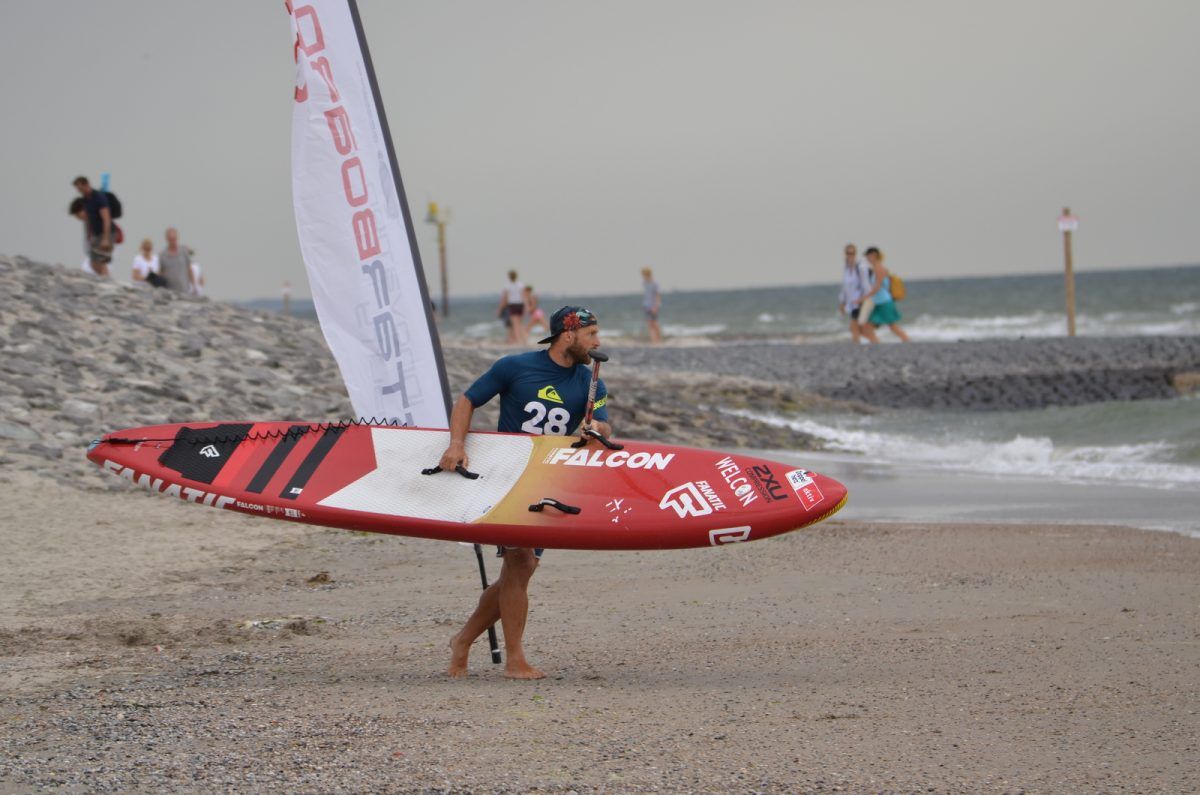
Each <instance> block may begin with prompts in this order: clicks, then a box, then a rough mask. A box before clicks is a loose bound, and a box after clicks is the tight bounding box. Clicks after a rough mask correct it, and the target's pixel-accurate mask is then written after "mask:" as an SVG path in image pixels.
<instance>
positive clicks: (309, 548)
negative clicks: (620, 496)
mask: <svg viewBox="0 0 1200 795" xmlns="http://www.w3.org/2000/svg"><path fill="white" fill-rule="evenodd" d="M3 480H4V482H3V483H0V486H3V488H2V489H0V512H2V514H3V515H4V516H5V517H6V518H5V521H4V538H5V544H6V552H7V554H6V564H5V565H4V566H3V567H0V715H3V719H2V720H0V789H3V790H5V791H8V790H12V789H15V790H22V791H23V790H30V789H35V788H41V787H45V788H64V787H66V788H71V787H73V788H79V789H86V790H90V791H107V790H125V791H127V790H130V789H136V790H156V791H160V790H180V791H189V790H191V791H195V790H207V791H212V790H225V789H235V790H259V789H284V790H287V791H311V792H330V791H364V790H390V791H397V790H398V791H412V790H416V791H463V792H465V791H476V792H477V791H485V792H490V791H529V790H542V791H564V792H565V791H570V790H575V791H579V792H584V791H601V790H603V791H645V790H649V789H652V788H658V789H660V790H668V791H700V792H725V791H766V792H798V791H832V790H834V788H836V787H842V788H844V789H848V790H850V791H900V792H908V791H917V790H925V789H926V788H933V789H934V790H936V791H964V792H967V791H969V792H977V791H1009V792H1012V791H1018V790H1026V791H1042V792H1054V791H1064V790H1071V791H1100V792H1103V791H1138V792H1148V791H1164V792H1185V791H1194V790H1196V789H1197V788H1198V787H1200V765H1198V764H1197V761H1196V760H1197V757H1198V753H1197V752H1198V750H1200V731H1198V730H1200V717H1198V715H1197V711H1198V710H1200V691H1198V690H1197V682H1200V630H1198V627H1200V578H1197V576H1196V572H1197V571H1200V542H1198V541H1196V540H1195V539H1190V538H1186V537H1183V536H1179V535H1175V534H1170V533H1155V532H1144V531H1138V530H1130V529H1113V528H1094V527H1080V526H1071V527H1065V526H1050V525H1035V524H1030V525H1023V526H1003V525H978V524H977V525H966V524H943V525H928V524H903V525H900V524H893V525H888V524H869V523H848V522H840V521H837V520H832V521H829V522H826V523H825V524H823V525H819V526H817V527H815V528H813V529H810V530H807V531H803V532H799V533H793V534H790V535H787V536H783V537H780V538H777V539H771V540H767V541H763V542H758V543H754V544H746V545H739V546H735V547H732V548H722V549H719V550H691V551H683V552H661V553H588V552H563V551H550V552H548V553H547V556H546V558H545V562H544V564H543V566H542V567H541V570H540V571H539V572H538V574H537V576H536V577H535V578H534V582H533V586H532V590H531V597H532V614H531V620H530V628H529V632H528V636H527V645H528V651H529V654H530V657H531V660H532V661H533V662H534V663H535V664H538V665H540V666H542V667H543V668H544V669H545V670H547V672H548V673H549V674H550V676H549V678H547V679H545V680H542V681H540V682H512V681H508V680H505V679H503V678H502V677H501V675H500V670H499V668H498V667H497V666H493V665H491V663H490V662H488V660H487V654H486V649H485V648H484V647H483V645H482V643H480V644H477V645H476V647H475V650H474V652H473V659H472V671H473V674H474V675H473V676H471V677H470V678H468V679H466V680H450V679H448V678H447V677H445V675H444V674H443V669H444V666H445V664H446V661H447V654H446V649H445V645H446V642H447V640H448V639H449V637H450V635H451V634H452V633H453V632H454V631H455V630H456V629H457V626H458V624H459V622H460V621H461V620H462V619H463V618H464V617H465V616H466V614H467V613H468V612H469V610H470V609H471V607H472V606H473V602H474V599H475V597H476V594H477V591H478V580H477V576H478V575H477V573H476V570H475V567H474V561H473V556H472V555H471V553H470V550H469V549H468V548H467V547H464V546H460V545H456V544H447V543H440V542H432V541H422V540H417V539H406V538H398V537H390V536H379V535H366V534H355V533H347V532H341V531H333V530H322V529H319V528H308V527H304V526H297V525H288V524H284V523H280V522H270V521H263V520H256V519H253V518H250V517H244V516H240V515H236V514H231V513H225V512H219V511H213V510H211V509H206V508H202V507H200V506H193V505H186V504H183V503H176V502H173V501H169V500H165V499H161V498H155V497H153V496H150V495H145V494H143V493H141V492H136V491H130V490H126V489H125V488H124V487H121V488H120V489H119V490H118V491H114V492H107V491H102V490H98V489H93V490H91V491H80V490H78V489H76V488H75V487H74V486H73V485H71V484H66V483H58V482H55V481H53V480H50V479H46V478H42V477H38V476H37V475H36V474H34V473H29V472H7V473H5V474H4V475H3ZM113 481H114V482H116V483H119V481H116V479H113ZM489 564H490V566H491V571H492V573H493V574H494V573H495V571H496V567H495V562H494V561H492V560H489ZM322 573H324V574H322Z"/></svg>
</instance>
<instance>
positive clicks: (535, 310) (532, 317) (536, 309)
mask: <svg viewBox="0 0 1200 795" xmlns="http://www.w3.org/2000/svg"><path fill="white" fill-rule="evenodd" d="M525 314H526V315H528V316H529V320H527V321H525V336H526V337H527V338H528V336H529V332H531V331H533V327H534V326H539V327H540V328H541V329H542V331H549V330H550V327H549V326H547V325H546V313H545V312H543V311H542V307H541V306H539V305H538V297H537V295H535V294H534V292H533V287H532V286H530V285H528V284H527V285H525Z"/></svg>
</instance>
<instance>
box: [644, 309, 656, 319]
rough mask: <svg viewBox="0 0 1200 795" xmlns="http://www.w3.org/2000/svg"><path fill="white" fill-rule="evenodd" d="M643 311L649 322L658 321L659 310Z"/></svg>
mask: <svg viewBox="0 0 1200 795" xmlns="http://www.w3.org/2000/svg"><path fill="white" fill-rule="evenodd" d="M642 311H643V312H645V313H646V319H647V320H658V310H657V309H643V310H642Z"/></svg>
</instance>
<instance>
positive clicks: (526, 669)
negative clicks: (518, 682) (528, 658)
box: [504, 660, 546, 679]
mask: <svg viewBox="0 0 1200 795" xmlns="http://www.w3.org/2000/svg"><path fill="white" fill-rule="evenodd" d="M504 676H505V677H506V678H508V679H545V678H546V674H545V673H543V672H542V671H539V670H538V669H537V668H534V667H533V666H532V665H530V664H529V663H527V662H513V661H512V660H509V661H508V663H507V664H506V665H505V666H504Z"/></svg>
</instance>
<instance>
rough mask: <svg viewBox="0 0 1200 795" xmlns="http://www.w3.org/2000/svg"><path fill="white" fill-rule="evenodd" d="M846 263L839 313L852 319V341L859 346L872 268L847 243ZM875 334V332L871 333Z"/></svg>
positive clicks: (839, 296) (855, 249)
mask: <svg viewBox="0 0 1200 795" xmlns="http://www.w3.org/2000/svg"><path fill="white" fill-rule="evenodd" d="M844 254H845V257H846V261H845V264H844V265H843V266H842V289H841V292H839V293H838V311H839V312H841V313H842V315H843V316H849V318H850V339H851V340H853V341H854V343H855V344H856V345H857V344H858V343H859V342H860V341H861V337H862V331H861V330H860V329H859V315H860V310H861V307H862V298H863V295H864V294H865V293H866V292H867V291H868V290H870V289H871V266H870V265H869V264H868V263H866V262H864V261H863V260H860V259H859V258H858V247H857V246H855V245H854V244H853V243H847V244H846V249H845V251H844ZM871 333H872V334H874V331H872V332H871Z"/></svg>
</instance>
